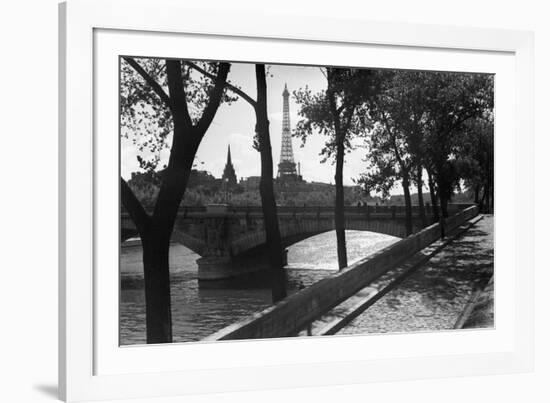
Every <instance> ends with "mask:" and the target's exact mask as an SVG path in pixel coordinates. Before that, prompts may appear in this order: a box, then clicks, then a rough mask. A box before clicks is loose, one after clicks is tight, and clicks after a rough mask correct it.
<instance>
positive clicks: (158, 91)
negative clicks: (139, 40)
mask: <svg viewBox="0 0 550 403" xmlns="http://www.w3.org/2000/svg"><path fill="white" fill-rule="evenodd" d="M124 60H126V62H127V63H128V64H129V65H130V66H132V68H133V69H134V70H135V71H136V72H137V73H138V74H139V75H140V76H141V77H143V79H144V80H145V82H146V83H147V84H149V85H150V86H151V88H152V89H153V91H155V94H157V95H158V96H159V98H160V99H161V100H162V102H164V103H165V104H166V106H167V107H168V108H170V109H171V108H172V102H171V101H170V97H169V96H168V95H167V94H166V92H164V90H163V89H162V87H161V86H160V84H159V83H157V82H156V81H155V80H154V79H153V77H151V76H150V75H149V73H147V72H146V71H145V69H144V68H143V67H141V65H140V64H139V63H138V62H137V61H135V60H134V59H133V58H131V57H124Z"/></svg>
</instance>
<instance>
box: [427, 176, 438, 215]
mask: <svg viewBox="0 0 550 403" xmlns="http://www.w3.org/2000/svg"><path fill="white" fill-rule="evenodd" d="M428 187H429V188H430V200H431V201H432V211H433V218H432V221H433V222H434V223H436V222H439V206H438V202H437V194H436V192H435V184H434V181H433V177H432V175H431V173H430V172H429V171H428Z"/></svg>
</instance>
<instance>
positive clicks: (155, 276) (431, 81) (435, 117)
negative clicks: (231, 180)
mask: <svg viewBox="0 0 550 403" xmlns="http://www.w3.org/2000/svg"><path fill="white" fill-rule="evenodd" d="M229 70H230V64H229V63H216V62H194V63H193V62H189V61H183V60H175V59H151V58H142V59H137V58H131V57H125V58H123V62H122V78H123V79H122V83H123V84H122V86H121V110H122V113H121V126H122V129H123V130H122V134H123V136H124V137H126V138H128V139H131V140H132V141H133V143H134V144H135V145H136V147H137V148H138V150H139V151H140V152H141V154H140V155H139V156H138V161H139V163H140V167H141V168H142V169H144V170H149V171H152V170H155V169H157V168H158V165H159V163H160V151H162V150H164V149H167V150H169V158H168V163H167V164H166V165H165V166H164V167H163V170H162V174H161V175H160V177H161V183H160V189H159V193H158V196H157V199H156V203H155V206H154V209H153V211H152V212H147V211H146V210H145V209H144V208H143V206H142V205H141V203H140V201H139V200H138V199H137V198H136V196H135V195H134V193H133V192H132V189H131V188H130V186H128V184H127V183H126V181H124V179H122V178H121V198H122V204H123V205H124V207H125V208H126V209H127V210H128V212H129V214H130V216H131V217H132V220H133V221H134V222H135V224H136V227H137V229H138V232H139V234H140V237H141V240H142V245H143V265H144V280H145V299H146V329H147V342H148V343H165V342H171V341H172V333H171V332H172V326H171V306H170V274H169V264H168V255H169V245H170V238H171V234H172V230H173V227H174V224H175V220H176V215H177V210H178V207H179V204H180V202H181V200H182V198H183V195H184V193H185V190H186V187H187V182H188V179H189V175H190V172H191V169H192V166H193V161H194V159H195V155H196V152H197V150H198V147H199V145H200V143H201V141H202V139H203V137H204V135H205V133H206V131H207V130H208V128H209V126H210V124H211V123H212V120H213V118H214V116H215V114H216V112H217V110H218V108H219V106H220V104H221V103H223V102H226V103H231V102H234V101H236V100H237V99H238V98H241V99H243V100H245V101H246V102H248V103H249V104H250V106H251V107H252V109H253V111H254V113H255V116H256V134H255V136H254V146H255V148H256V149H257V150H258V151H259V152H260V156H261V181H260V196H261V200H262V209H263V215H264V221H265V230H266V239H267V245H268V250H269V257H270V259H269V260H270V265H271V266H270V272H271V277H272V281H271V284H272V296H273V302H277V301H279V300H281V299H283V298H285V297H286V290H285V275H284V268H283V261H284V260H283V248H282V243H281V235H280V231H279V226H278V220H277V210H276V203H275V195H274V191H273V158H272V150H271V142H270V134H269V120H268V115H267V85H266V67H265V65H263V64H256V65H255V76H256V77H255V78H256V85H257V94H256V99H254V98H253V97H252V96H250V95H249V94H247V93H245V92H244V91H242V90H241V89H240V88H239V87H238V86H237V85H234V84H232V83H231V82H229V81H228V74H229ZM321 71H322V72H323V74H324V76H325V78H326V80H327V88H326V90H324V91H321V92H319V93H312V91H311V90H310V89H308V88H307V87H306V88H305V89H300V90H298V91H295V92H294V97H295V99H296V101H297V102H298V104H299V106H300V109H299V115H300V116H301V117H302V119H301V120H300V121H299V122H298V124H297V128H296V131H295V135H296V136H298V137H300V138H302V140H303V141H304V142H305V141H306V139H307V137H308V136H310V135H312V134H314V133H315V134H318V133H320V134H322V135H325V136H327V142H326V144H325V147H324V148H323V150H322V152H321V154H322V155H323V162H324V161H326V160H327V159H329V158H331V159H334V161H335V166H336V168H335V185H336V198H335V206H334V208H335V226H336V234H337V249H338V265H339V268H340V269H342V268H344V267H346V266H347V256H346V246H345V226H344V223H345V220H344V208H343V207H344V198H343V196H344V188H343V170H344V159H345V154H346V152H347V151H349V150H350V149H352V142H353V140H354V138H355V137H360V138H361V137H362V138H364V143H365V148H366V149H367V153H366V154H367V158H366V162H367V169H366V171H365V173H364V174H363V175H362V176H361V177H360V178H358V183H360V184H361V185H362V186H364V188H365V190H366V191H369V192H370V191H375V192H379V193H382V194H383V195H388V194H389V191H390V189H392V188H393V186H394V184H395V183H396V182H398V181H400V182H401V184H402V187H403V192H404V195H405V203H406V216H407V217H406V226H407V233H408V234H410V233H411V232H412V217H411V197H410V185H411V183H415V184H416V186H417V189H418V195H419V198H420V200H419V201H420V205H421V206H423V201H422V199H421V198H422V188H423V177H424V175H423V173H424V172H426V173H427V178H428V185H429V189H430V196H431V201H432V205H433V206H434V207H435V209H434V210H435V217H434V219H435V220H437V219H439V216H440V215H441V217H446V216H447V209H446V206H447V203H448V201H449V199H450V196H451V194H452V192H453V190H454V188H456V187H457V186H459V185H460V184H461V183H462V184H465V185H466V186H468V187H470V188H471V189H473V190H474V192H475V199H476V202H477V201H480V202H481V203H483V204H485V205H486V206H489V205H492V186H493V185H492V171H491V169H492V102H493V99H492V94H493V91H492V88H493V81H492V76H488V75H479V74H478V75H476V74H453V73H434V72H406V71H389V70H369V69H349V68H322V69H321ZM459 134H461V135H462V136H461V138H460V141H459V140H458V135H459ZM481 191H483V197H482V199H481V200H480V199H479V194H480V192H481ZM438 206H440V207H441V214H440V213H439V208H438ZM421 217H422V220H423V221H424V222H425V221H426V217H425V214H423V213H421Z"/></svg>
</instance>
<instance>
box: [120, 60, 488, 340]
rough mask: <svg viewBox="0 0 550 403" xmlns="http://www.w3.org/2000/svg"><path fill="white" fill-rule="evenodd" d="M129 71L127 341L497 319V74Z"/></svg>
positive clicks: (239, 67) (123, 231) (125, 82)
mask: <svg viewBox="0 0 550 403" xmlns="http://www.w3.org/2000/svg"><path fill="white" fill-rule="evenodd" d="M119 66H120V72H119V74H120V75H119V77H120V241H121V243H120V308H119V309H120V344H121V345H131V344H144V343H171V342H192V341H194V342H197V341H216V340H232V339H261V338H277V337H292V336H295V337H296V336H298V337H302V336H303V337H307V336H328V335H337V336H338V335H357V334H369V333H395V332H418V331H443V330H453V329H455V330H456V329H462V328H492V327H493V325H494V323H493V317H494V316H493V306H494V305H493V223H494V218H493V207H494V197H493V193H494V192H493V188H494V185H493V182H494V181H493V166H494V158H493V155H494V145H493V143H494V141H493V137H494V135H493V114H494V108H493V92H494V90H493V87H494V75H492V74H482V73H461V72H442V71H414V70H397V69H395V70H393V69H376V68H354V67H333V66H303V65H278V64H263V63H256V64H254V63H240V62H233V61H210V60H208V61H206V60H183V59H170V58H166V59H163V58H152V57H151V58H147V57H133V56H121V57H120V60H119Z"/></svg>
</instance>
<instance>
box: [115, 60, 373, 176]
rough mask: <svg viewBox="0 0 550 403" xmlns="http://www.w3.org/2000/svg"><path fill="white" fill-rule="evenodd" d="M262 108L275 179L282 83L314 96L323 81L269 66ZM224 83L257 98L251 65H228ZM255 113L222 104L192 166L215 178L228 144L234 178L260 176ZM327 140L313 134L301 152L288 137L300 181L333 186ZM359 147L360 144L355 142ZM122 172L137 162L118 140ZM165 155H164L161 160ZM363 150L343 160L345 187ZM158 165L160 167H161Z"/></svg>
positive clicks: (306, 71)
mask: <svg viewBox="0 0 550 403" xmlns="http://www.w3.org/2000/svg"><path fill="white" fill-rule="evenodd" d="M268 69H269V70H268V72H269V76H268V78H267V95H268V99H267V109H268V114H269V119H270V134H271V145H272V148H273V160H274V172H275V175H276V172H277V164H278V163H279V158H280V150H281V133H282V118H283V116H282V111H283V97H282V92H283V89H284V86H285V83H286V84H287V85H288V89H289V91H290V92H291V94H292V92H293V91H294V90H297V89H299V88H304V87H305V86H306V85H307V86H309V87H310V88H311V89H312V90H313V91H314V92H317V91H320V90H323V89H325V88H326V79H325V77H324V75H323V74H322V73H321V71H320V70H319V68H318V67H302V66H279V65H272V66H269V67H268ZM229 80H230V81H231V82H232V83H233V84H235V85H238V86H239V87H241V89H242V90H244V91H245V92H246V93H247V94H249V95H251V96H252V97H253V98H256V77H255V70H254V65H253V64H248V63H232V64H231V70H230V73H229ZM289 102H290V124H291V129H292V130H294V128H295V125H296V122H297V121H298V106H297V105H296V103H295V100H294V97H293V96H292V95H291V96H290V99H289ZM255 121H256V118H255V114H254V111H253V109H252V107H251V106H250V105H249V104H248V103H247V102H246V101H244V100H242V99H239V100H238V101H237V102H234V103H232V104H231V105H226V104H222V105H221V106H220V108H219V109H218V112H217V113H216V117H215V118H214V120H213V122H212V125H211V126H210V128H209V129H208V132H207V133H206V135H205V137H204V139H203V141H202V143H201V145H200V148H199V151H198V153H197V159H196V161H197V168H198V169H201V170H206V171H209V172H210V173H212V175H214V176H215V177H217V178H219V177H221V175H222V172H223V168H224V166H225V161H226V154H227V146H228V145H231V156H232V160H233V165H234V167H235V172H236V174H237V177H238V178H239V179H240V178H241V177H248V176H259V175H260V153H259V152H257V151H256V150H254V149H253V148H252V140H253V136H254V125H255ZM325 141H326V138H325V137H324V136H322V135H319V134H315V135H313V136H311V137H310V138H308V140H307V142H306V144H305V146H304V147H303V148H302V147H300V145H301V140H300V139H295V138H293V140H292V142H293V150H294V159H295V162H296V163H298V162H299V163H300V165H301V173H302V176H303V178H304V180H306V181H308V182H311V181H320V182H326V183H334V165H332V163H331V161H327V162H326V163H324V164H322V163H321V162H320V160H321V157H320V156H319V153H320V151H321V149H322V148H323V145H324V143H325ZM358 144H359V143H358ZM121 152H122V155H121V174H122V176H123V177H124V178H126V179H127V178H129V177H130V174H131V172H135V171H138V170H139V166H138V163H137V160H136V154H137V150H136V147H135V146H134V145H132V144H131V142H129V141H127V140H123V141H122V144H121ZM166 157H167V155H163V158H166ZM364 157H365V151H364V150H363V149H361V148H358V149H356V150H355V151H352V152H351V153H350V154H348V155H347V156H346V164H345V166H344V184H346V185H352V184H353V181H352V178H357V177H358V176H359V174H360V173H361V172H363V171H364V169H365V162H363V161H362V160H363V159H364ZM161 165H162V163H161Z"/></svg>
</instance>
